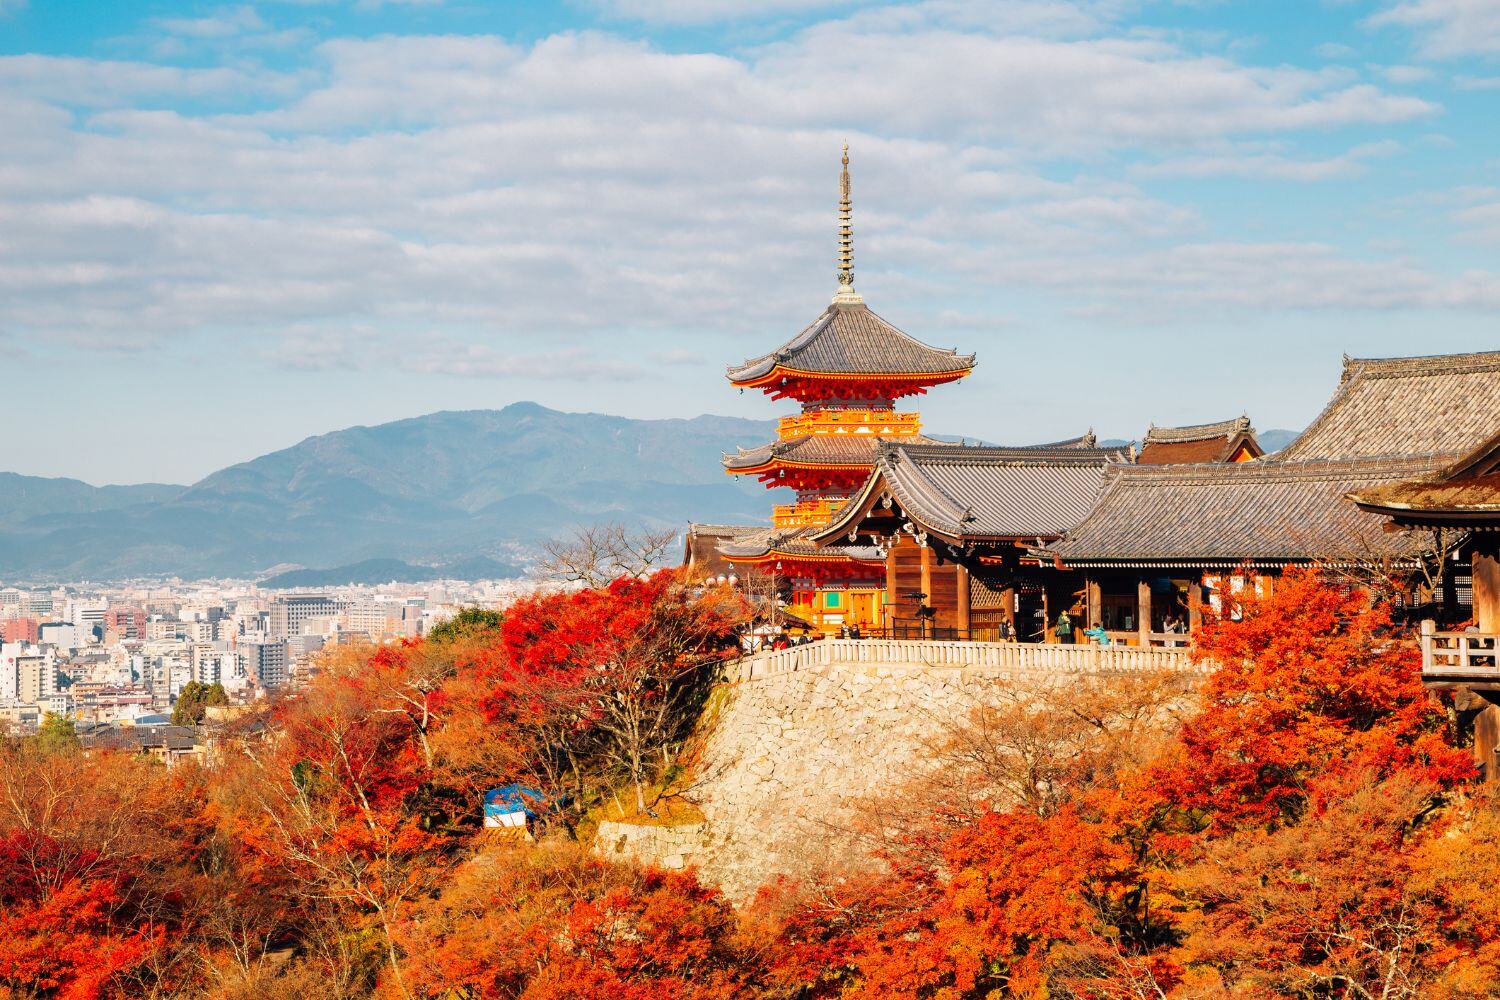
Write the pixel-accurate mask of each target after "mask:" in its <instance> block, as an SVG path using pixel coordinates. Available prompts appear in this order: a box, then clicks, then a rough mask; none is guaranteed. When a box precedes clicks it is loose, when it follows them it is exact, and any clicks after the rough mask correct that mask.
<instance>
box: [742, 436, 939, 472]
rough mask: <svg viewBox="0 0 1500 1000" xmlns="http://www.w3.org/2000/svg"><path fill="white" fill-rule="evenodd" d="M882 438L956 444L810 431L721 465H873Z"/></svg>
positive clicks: (920, 441)
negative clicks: (805, 434) (820, 433)
mask: <svg viewBox="0 0 1500 1000" xmlns="http://www.w3.org/2000/svg"><path fill="white" fill-rule="evenodd" d="M883 441H910V442H912V443H915V444H930V445H933V446H936V447H939V448H956V447H958V446H957V445H950V444H944V443H943V442H941V441H936V440H934V439H932V438H929V437H924V436H922V435H917V436H915V437H903V438H879V437H876V436H874V435H872V434H848V435H843V434H840V435H831V434H829V435H809V436H807V437H799V438H792V439H790V440H787V441H776V442H774V443H772V444H764V445H761V446H760V447H759V448H751V449H749V450H746V449H743V448H742V449H740V451H739V453H738V454H735V455H725V456H724V468H726V469H729V470H731V471H732V470H736V469H755V468H759V467H760V466H762V465H765V464H766V463H767V462H769V461H771V460H772V459H780V460H781V461H783V462H798V463H801V464H804V465H872V464H874V462H875V456H876V453H877V452H878V451H879V449H880V445H881V443H882V442H883Z"/></svg>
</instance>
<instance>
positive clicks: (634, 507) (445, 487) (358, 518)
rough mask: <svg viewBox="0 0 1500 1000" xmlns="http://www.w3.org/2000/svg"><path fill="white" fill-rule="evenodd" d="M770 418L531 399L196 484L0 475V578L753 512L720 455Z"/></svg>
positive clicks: (304, 452)
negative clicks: (565, 408) (626, 412)
mask: <svg viewBox="0 0 1500 1000" xmlns="http://www.w3.org/2000/svg"><path fill="white" fill-rule="evenodd" d="M774 433H775V424H774V422H771V421H757V420H742V419H737V418H732V417H715V416H701V417H695V418H692V419H685V420H632V419H628V418H625V417H612V416H605V415H602V414H596V413H562V412H559V411H557V410H551V409H547V408H546V407H543V406H539V405H537V404H535V403H515V404H513V405H511V406H507V407H505V408H504V409H503V410H475V411H466V412H444V413H433V414H429V415H427V416H423V417H414V418H411V419H409V420H398V421H395V422H394V423H388V424H381V425H379V426H375V427H351V428H348V429H346V430H341V431H335V432H333V433H330V434H322V435H319V436H317V437H312V438H308V439H307V440H305V441H303V442H301V443H300V444H297V445H294V446H292V447H290V448H286V449H283V450H281V451H277V452H273V453H271V454H269V455H263V456H261V457H260V458H257V459H254V460H252V461H249V462H244V463H241V464H239V465H234V466H230V467H229V468H227V469H222V470H220V471H218V472H215V473H213V474H212V475H210V476H208V477H207V478H205V479H203V480H201V481H200V482H197V483H195V484H193V485H191V486H169V485H159V484H153V485H148V486H105V487H92V486H88V485H87V484H85V483H81V482H78V481H77V480H71V479H42V478H37V477H30V476H18V475H13V474H5V475H3V476H0V579H7V580H12V579H19V580H28V581H29V580H84V579H94V580H101V579H118V578H122V577H131V576H165V575H176V576H182V577H208V576H238V577H250V576H256V575H259V574H262V573H264V572H267V571H270V570H273V569H287V568H292V567H303V566H313V567H326V566H340V567H345V566H346V565H347V564H352V563H359V562H361V561H365V560H370V559H396V560H404V561H407V562H408V563H412V564H420V565H425V566H437V565H443V564H451V563H455V562H458V561H461V560H465V559H469V558H473V557H485V558H490V559H495V560H498V561H499V562H501V563H513V562H515V561H516V560H517V557H518V556H519V555H522V554H524V553H525V551H526V550H527V549H528V548H530V547H532V546H534V545H535V544H536V543H537V542H539V541H541V540H543V539H546V538H550V537H554V536H556V535H558V534H560V533H564V532H566V531H567V530H568V529H569V528H570V527H572V526H575V525H578V524H583V523H589V522H599V521H608V520H621V521H626V522H633V523H640V524H644V525H648V526H651V527H656V528H660V527H665V526H667V525H682V524H685V523H686V522H687V521H689V520H695V519H696V520H719V521H734V522H750V523H754V522H756V521H760V520H764V519H765V518H766V516H767V514H768V498H767V495H766V491H765V490H764V488H762V487H761V486H760V485H759V484H758V483H745V482H741V481H739V480H737V479H731V478H730V477H728V476H726V475H724V473H723V471H722V469H721V467H720V465H719V457H720V454H721V453H722V452H724V451H733V450H734V448H735V447H736V446H737V445H745V446H750V445H755V444H760V443H762V442H764V441H766V440H769V439H770V438H771V437H772V436H773V435H774Z"/></svg>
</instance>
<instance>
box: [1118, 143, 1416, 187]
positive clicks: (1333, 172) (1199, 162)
mask: <svg viewBox="0 0 1500 1000" xmlns="http://www.w3.org/2000/svg"><path fill="white" fill-rule="evenodd" d="M1399 152H1401V144H1400V143H1398V142H1395V141H1393V140H1386V141H1383V142H1373V143H1365V144H1363V145H1359V146H1355V147H1354V148H1353V149H1350V150H1348V151H1347V152H1344V153H1341V154H1339V155H1338V156H1329V157H1322V158H1316V159H1302V158H1297V157H1290V156H1285V155H1283V154H1281V153H1276V152H1265V151H1259V150H1253V149H1252V150H1229V151H1225V152H1223V153H1216V154H1206V155H1198V156H1185V157H1180V158H1176V159H1169V160H1162V161H1160V162H1157V163H1151V164H1144V165H1141V166H1139V167H1137V168H1136V172H1137V173H1139V174H1141V175H1143V176H1147V177H1243V178H1246V179H1249V180H1278V181H1327V180H1337V179H1339V178H1343V177H1352V176H1356V175H1358V174H1361V173H1364V172H1365V170H1366V169H1368V161H1370V160H1372V159H1376V158H1380V157H1388V156H1394V155H1395V154H1397V153H1399Z"/></svg>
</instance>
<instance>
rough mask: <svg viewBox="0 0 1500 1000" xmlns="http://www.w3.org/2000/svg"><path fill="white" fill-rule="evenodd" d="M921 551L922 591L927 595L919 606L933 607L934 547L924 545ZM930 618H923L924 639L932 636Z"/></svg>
mask: <svg viewBox="0 0 1500 1000" xmlns="http://www.w3.org/2000/svg"><path fill="white" fill-rule="evenodd" d="M921 552H922V593H924V594H926V595H927V596H926V597H924V598H922V604H921V605H919V608H920V607H923V606H925V607H931V606H932V564H933V561H934V559H933V555H934V553H933V551H932V549H930V548H928V547H927V546H925V545H924V546H922V548H921ZM930 620H931V619H928V618H923V619H922V638H924V639H926V638H928V637H929V636H930V633H929V632H928V630H927V623H928V622H929V621H930Z"/></svg>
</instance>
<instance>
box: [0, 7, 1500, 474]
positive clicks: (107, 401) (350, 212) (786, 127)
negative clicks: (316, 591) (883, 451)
mask: <svg viewBox="0 0 1500 1000" xmlns="http://www.w3.org/2000/svg"><path fill="white" fill-rule="evenodd" d="M1497 110H1500V0H1295V2H1290V0H1246V2H1229V0H1225V2H1212V0H1196V2H1195V0H1155V2H1153V0H985V2H969V0H916V2H910V3H881V2H876V0H870V2H859V0H841V2H840V0H738V2H725V0H572V2H567V3H557V4H548V3H543V2H539V0H490V2H483V3H481V2H477V0H404V2H403V0H323V2H319V0H267V2H261V3H245V4H218V3H198V2H192V0H161V2H153V0H133V2H130V3H120V2H105V0H0V386H3V400H4V402H3V409H0V414H3V416H0V469H5V470H9V471H15V472H22V473H28V474H33V475H47V476H73V477H77V478H81V479H85V480H87V481H90V482H95V483H107V482H142V481H162V482H191V481H193V480H195V479H197V478H199V477H201V476H203V475H206V474H207V473H209V472H210V471H213V470H214V469H217V468H221V467H223V466H225V465H228V464H231V463H233V462H237V461H243V460H246V459H249V458H252V457H254V456H256V455H259V454H263V453H265V452H268V451H271V450H274V449H277V448H281V447H286V446H288V445H291V444H294V443H295V442H297V441H298V440H301V439H302V438H304V437H306V436H308V435H312V434H317V433H322V432H326V431H330V430H334V429H337V428H341V427H347V426H351V425H355V424H373V423H380V422H384V421H387V420H393V419H399V418H402V417H407V416H414V415H417V414H421V413H427V412H432V411H434V410H453V409H483V408H497V407H500V406H504V405H506V404H508V403H511V402H515V401H518V400H535V401H537V402H540V403H542V404H544V405H548V406H552V407H556V408H559V409H564V410H588V411H597V412H606V413H617V414H623V415H627V416H635V417H687V416H693V415H696V414H700V413H705V412H707V413H719V414H730V415H739V416H745V417H757V418H759V417H769V416H774V415H778V414H781V413H784V412H786V411H787V410H788V408H789V404H787V403H781V404H774V403H771V402H769V401H767V400H765V399H763V398H760V397H756V396H752V395H739V394H736V392H735V391H734V390H733V389H731V388H730V387H729V386H728V385H727V383H726V382H725V381H724V368H725V366H726V365H727V364H730V363H733V362H738V361H740V360H741V359H744V358H747V357H753V356H758V355H760V354H763V353H765V352H767V351H769V350H772V349H774V348H775V347H776V346H777V345H779V344H780V343H782V342H784V341H785V340H787V339H789V338H791V337H792V336H794V335H795V334H796V333H797V332H798V331H799V330H800V329H802V327H804V326H805V325H806V324H807V323H809V322H811V321H812V320H813V319H814V318H815V317H816V316H817V315H818V314H819V312H821V311H822V309H823V308H824V307H825V306H826V305H827V303H828V301H829V299H830V297H831V296H832V294H833V293H834V291H835V290H836V278H835V263H834V254H835V249H836V244H835V236H836V225H837V219H836V209H837V191H838V156H839V147H840V145H841V144H842V143H844V142H847V143H848V144H849V146H850V159H851V169H852V173H853V195H854V205H855V209H854V231H855V274H856V281H855V283H856V286H857V287H858V289H859V291H860V292H861V293H862V294H863V295H864V297H865V301H866V302H867V303H868V304H869V305H870V307H871V308H872V309H874V310H875V311H876V312H878V313H880V314H881V315H882V316H884V317H885V318H886V319H888V320H890V321H891V322H893V323H895V324H896V325H897V326H899V327H901V328H902V329H904V330H906V331H907V332H909V333H911V334H912V335H914V336H916V337H918V338H919V339H922V340H925V341H927V342H929V343H932V344H935V345H938V346H941V347H956V348H959V349H961V350H963V351H965V352H969V351H973V352H976V353H977V354H978V357H979V366H978V368H977V369H976V371H975V373H974V374H973V375H972V376H971V377H970V378H968V379H966V380H964V382H962V383H959V384H957V385H952V386H944V387H941V388H939V389H937V390H935V391H934V392H933V393H932V394H931V395H930V396H927V397H923V398H922V399H921V400H920V401H919V407H920V409H921V411H922V413H923V417H924V420H925V422H926V424H927V426H928V428H929V429H930V430H932V431H934V432H938V433H950V434H963V435H968V436H970V437H978V438H983V439H986V440H990V441H995V442H1002V443H1007V444H1025V443H1034V442H1038V441H1046V440H1055V439H1058V438H1063V437H1069V436H1073V435H1076V434H1079V433H1082V432H1083V431H1084V430H1086V429H1088V428H1090V427H1092V428H1095V429H1096V430H1097V431H1098V432H1099V433H1100V434H1101V435H1102V436H1119V437H1132V436H1139V435H1140V434H1141V433H1143V432H1144V430H1145V428H1146V427H1147V426H1148V425H1149V424H1151V423H1155V424H1158V425H1171V424H1180V423H1194V422H1202V421H1209V420H1217V419H1222V418H1226V417H1230V416H1237V415H1239V414H1240V413H1242V412H1244V413H1248V414H1249V415H1250V416H1251V417H1252V418H1253V419H1254V421H1255V422H1256V424H1257V426H1259V427H1261V428H1272V427H1278V428H1297V427H1301V426H1303V425H1304V424H1305V423H1306V422H1307V421H1308V420H1310V419H1311V418H1312V416H1314V415H1315V414H1316V413H1317V411H1318V410H1319V409H1320V408H1321V406H1322V405H1323V403H1324V402H1325V401H1326V399H1327V397H1328V395H1329V394H1330V393H1331V391H1332V390H1333V388H1334V386H1335V385H1336V383H1337V379H1338V373H1339V366H1340V363H1341V360H1340V359H1341V357H1342V356H1343V355H1344V354H1349V355H1353V356H1365V357H1369V356H1391V355H1410V354H1430V353H1443V352H1451V351H1465V350H1485V349H1496V348H1500V322H1497V319H1500V128H1497V127H1496V125H1495V122H1496V119H1497V114H1496V112H1497ZM755 443H757V442H746V444H747V445H752V444H755Z"/></svg>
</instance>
